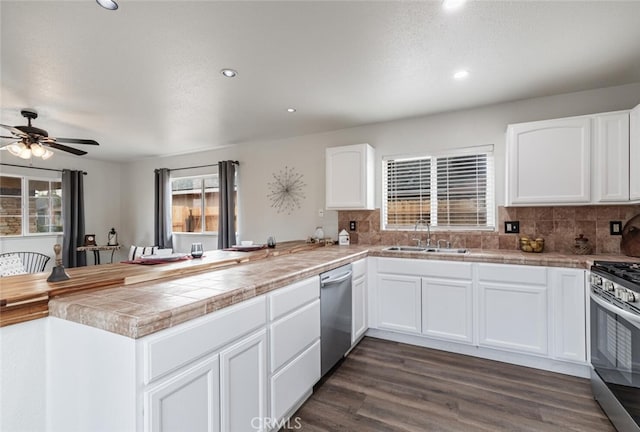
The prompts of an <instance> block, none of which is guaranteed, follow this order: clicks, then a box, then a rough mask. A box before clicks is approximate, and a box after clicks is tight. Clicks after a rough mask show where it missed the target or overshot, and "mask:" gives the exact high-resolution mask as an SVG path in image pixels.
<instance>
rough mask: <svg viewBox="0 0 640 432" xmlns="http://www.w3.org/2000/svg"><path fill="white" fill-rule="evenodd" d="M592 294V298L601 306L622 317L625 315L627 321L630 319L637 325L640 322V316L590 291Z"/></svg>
mask: <svg viewBox="0 0 640 432" xmlns="http://www.w3.org/2000/svg"><path fill="white" fill-rule="evenodd" d="M590 295H591V300H593V301H594V302H596V303H597V304H598V305H599V306H601V307H603V308H604V309H606V310H608V311H609V312H612V313H614V314H616V315H620V316H621V317H623V318H624V319H626V320H627V321H630V322H632V323H634V324H635V325H636V326H637V325H639V324H640V316H638V315H635V314H632V313H631V312H627V311H626V310H624V309H620V308H619V307H617V306H615V305H612V304H611V303H609V302H607V301H604V300H602V299H601V298H600V297H598V296H597V295H595V294H593V293H590Z"/></svg>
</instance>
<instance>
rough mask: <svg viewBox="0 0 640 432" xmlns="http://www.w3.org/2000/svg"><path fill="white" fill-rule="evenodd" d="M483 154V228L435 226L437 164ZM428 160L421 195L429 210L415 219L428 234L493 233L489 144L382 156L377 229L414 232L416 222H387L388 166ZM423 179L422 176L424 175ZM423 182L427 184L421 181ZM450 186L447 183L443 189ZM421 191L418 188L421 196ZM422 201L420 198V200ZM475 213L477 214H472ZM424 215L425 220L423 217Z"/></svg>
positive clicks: (491, 152)
mask: <svg viewBox="0 0 640 432" xmlns="http://www.w3.org/2000/svg"><path fill="white" fill-rule="evenodd" d="M478 155H486V157H487V164H486V179H485V180H486V187H485V188H484V190H486V193H485V199H486V202H485V210H486V225H441V224H440V225H439V224H438V175H439V172H438V163H439V161H440V162H442V161H443V160H445V159H446V158H457V157H464V156H478ZM426 160H428V161H429V167H430V169H429V173H428V178H429V181H428V184H429V185H428V187H429V189H428V190H427V191H426V193H424V196H428V197H429V209H428V210H426V211H424V213H423V211H422V209H421V210H420V212H419V214H420V217H419V218H418V219H420V220H422V219H424V220H426V221H427V222H429V224H430V226H431V230H432V231H495V230H496V228H497V227H496V196H495V193H496V191H495V175H496V173H495V154H494V146H493V145H484V146H474V147H466V148H459V149H451V150H446V151H441V152H432V153H429V154H413V155H394V156H384V157H383V158H382V167H381V173H382V176H381V177H382V182H381V183H382V185H381V186H382V193H381V196H382V205H381V218H380V224H381V229H382V230H385V231H407V230H414V229H415V228H416V222H417V221H413V222H412V223H406V221H405V223H395V224H394V223H389V222H388V219H389V210H388V209H389V188H390V185H389V177H388V170H389V163H390V162H392V161H398V162H408V161H415V163H416V165H417V164H418V163H420V162H424V161H426ZM425 177H426V175H425ZM425 183H427V182H425ZM450 187H451V185H450V184H449V183H447V188H450ZM423 190H424V189H422V188H421V189H420V194H421V195H422V193H423ZM420 201H422V198H420ZM476 214H478V212H476ZM425 216H426V217H425Z"/></svg>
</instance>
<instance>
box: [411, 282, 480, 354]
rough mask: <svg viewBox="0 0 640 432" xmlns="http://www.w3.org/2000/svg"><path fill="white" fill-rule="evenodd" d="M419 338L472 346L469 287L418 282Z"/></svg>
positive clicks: (471, 288)
mask: <svg viewBox="0 0 640 432" xmlns="http://www.w3.org/2000/svg"><path fill="white" fill-rule="evenodd" d="M422 334H424V335H426V336H431V337H435V338H439V339H447V340H453V341H458V342H465V343H472V342H473V283H472V282H471V281H468V282H466V281H454V280H446V279H433V278H422Z"/></svg>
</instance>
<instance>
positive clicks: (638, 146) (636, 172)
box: [629, 105, 640, 201]
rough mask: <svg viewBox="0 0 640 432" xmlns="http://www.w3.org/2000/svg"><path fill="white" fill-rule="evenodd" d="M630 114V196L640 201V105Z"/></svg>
mask: <svg viewBox="0 0 640 432" xmlns="http://www.w3.org/2000/svg"><path fill="white" fill-rule="evenodd" d="M629 116H630V119H629V122H630V127H629V129H630V137H629V198H630V199H631V200H634V201H635V200H638V201H640V105H638V106H637V107H635V108H634V109H632V110H631V113H630V115H629Z"/></svg>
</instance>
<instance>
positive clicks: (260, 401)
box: [184, 329, 267, 431]
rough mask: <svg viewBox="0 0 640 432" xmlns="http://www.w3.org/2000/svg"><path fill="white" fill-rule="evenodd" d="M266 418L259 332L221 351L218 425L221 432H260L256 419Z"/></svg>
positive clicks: (262, 336) (262, 337)
mask: <svg viewBox="0 0 640 432" xmlns="http://www.w3.org/2000/svg"><path fill="white" fill-rule="evenodd" d="M266 415H267V331H266V329H262V330H260V331H259V332H257V333H256V334H254V335H251V336H249V337H247V338H245V339H243V340H241V341H240V342H238V343H235V344H233V345H232V346H230V347H228V348H225V349H224V350H222V351H220V424H221V428H222V430H223V431H236V430H237V431H253V430H255V431H263V430H265V429H264V428H263V425H260V424H259V422H260V420H256V419H264V418H265V417H266ZM256 426H257V427H256ZM184 430H188V429H184Z"/></svg>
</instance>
